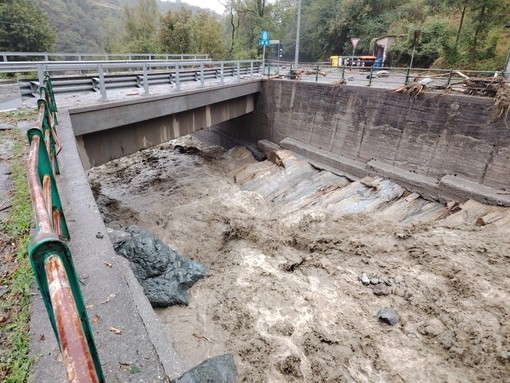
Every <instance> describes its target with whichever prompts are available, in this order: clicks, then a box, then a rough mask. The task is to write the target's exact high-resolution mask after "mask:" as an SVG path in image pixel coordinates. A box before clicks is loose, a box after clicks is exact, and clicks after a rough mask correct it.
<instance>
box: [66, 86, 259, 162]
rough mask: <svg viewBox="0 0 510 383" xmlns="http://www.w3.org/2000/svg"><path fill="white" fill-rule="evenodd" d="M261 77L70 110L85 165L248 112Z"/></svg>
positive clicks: (253, 103) (251, 109) (251, 107)
mask: <svg viewBox="0 0 510 383" xmlns="http://www.w3.org/2000/svg"><path fill="white" fill-rule="evenodd" d="M259 91H260V81H254V82H243V83H237V84H233V85H229V86H226V87H221V88H209V89H200V90H198V91H191V92H186V93H179V94H175V95H167V96H156V97H148V98H147V99H145V100H144V101H143V102H131V101H129V102H118V103H110V104H101V105H97V106H93V107H86V108H79V109H74V110H71V111H70V112H69V113H70V116H71V121H72V125H73V131H74V134H75V136H76V142H77V145H78V150H79V153H80V157H81V160H82V163H83V166H84V168H85V169H90V168H91V167H94V166H98V165H101V164H104V163H106V162H108V161H110V160H112V159H115V158H120V157H122V156H126V155H129V154H132V153H135V152H136V151H138V150H140V149H144V148H148V147H151V146H155V145H158V144H161V143H163V142H167V141H169V140H172V139H174V138H177V137H180V136H184V135H187V134H190V133H193V132H195V131H197V130H200V129H204V128H208V127H211V126H215V125H218V124H220V123H222V122H225V121H228V120H230V119H233V118H236V117H240V116H242V115H245V114H247V113H250V112H253V110H254V105H255V101H254V100H255V95H256V94H257V93H258V92H259Z"/></svg>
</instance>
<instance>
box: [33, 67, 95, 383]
mask: <svg viewBox="0 0 510 383" xmlns="http://www.w3.org/2000/svg"><path fill="white" fill-rule="evenodd" d="M40 95H41V98H40V99H39V101H38V103H37V104H38V109H39V116H38V120H37V127H36V128H33V129H30V130H29V131H28V133H27V135H28V140H29V142H30V154H29V158H28V182H29V186H30V198H31V200H32V210H33V214H34V220H35V230H34V232H33V234H32V237H31V239H30V245H29V253H30V261H31V264H32V269H33V271H34V274H35V278H36V280H37V284H38V286H39V291H40V292H41V295H42V298H43V301H44V305H45V307H46V310H47V312H48V316H49V319H50V321H51V325H52V327H53V332H54V333H55V336H56V338H57V341H58V344H59V346H60V350H61V352H62V355H63V360H64V367H65V370H66V374H67V378H68V381H69V382H72V383H103V382H105V379H104V376H103V372H102V369H101V364H100V361H99V356H98V353H97V349H96V346H95V343H94V337H93V335H92V331H91V328H90V323H89V320H88V316H87V311H86V309H85V305H84V303H83V297H82V295H81V290H80V286H79V283H78V277H77V275H76V271H75V269H74V265H73V260H72V256H71V252H70V251H69V248H68V247H67V245H66V243H65V242H64V240H65V239H69V238H70V237H69V231H68V228H67V224H66V220H65V216H64V212H63V209H62V204H61V201H60V197H59V194H58V190H57V185H56V182H55V175H57V174H59V173H60V169H59V166H58V160H57V154H58V152H59V151H60V148H61V147H60V143H59V140H58V136H57V125H58V119H57V106H56V104H55V97H54V95H53V89H52V86H51V80H50V78H49V76H46V78H45V80H44V83H43V86H42V87H41V88H40Z"/></svg>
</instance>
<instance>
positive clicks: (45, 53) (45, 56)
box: [44, 52, 49, 61]
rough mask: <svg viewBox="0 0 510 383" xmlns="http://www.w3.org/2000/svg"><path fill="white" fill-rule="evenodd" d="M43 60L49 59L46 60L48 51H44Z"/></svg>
mask: <svg viewBox="0 0 510 383" xmlns="http://www.w3.org/2000/svg"><path fill="white" fill-rule="evenodd" d="M44 61H49V60H48V52H44Z"/></svg>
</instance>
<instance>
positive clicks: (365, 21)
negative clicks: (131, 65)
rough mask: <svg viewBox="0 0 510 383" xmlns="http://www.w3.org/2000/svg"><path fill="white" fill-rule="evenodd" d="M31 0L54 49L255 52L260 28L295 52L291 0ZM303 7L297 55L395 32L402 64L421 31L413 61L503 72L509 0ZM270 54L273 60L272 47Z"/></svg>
mask: <svg viewBox="0 0 510 383" xmlns="http://www.w3.org/2000/svg"><path fill="white" fill-rule="evenodd" d="M27 1H30V0H8V1H7V3H6V4H4V5H2V6H1V8H3V9H4V13H5V12H7V13H8V12H10V11H9V9H10V7H12V6H13V4H15V3H16V4H17V3H21V2H27ZM32 1H33V2H34V3H35V4H36V5H37V6H39V7H40V8H41V9H43V10H44V12H46V14H47V18H48V20H49V23H50V24H51V25H52V26H53V27H54V28H55V29H56V30H57V31H58V34H57V40H56V43H55V45H54V49H55V50H56V51H67V52H77V51H82V52H109V53H114V52H132V53H149V52H151V53H209V54H211V56H212V57H213V58H215V59H256V58H261V54H262V48H261V47H260V46H259V45H258V41H259V34H260V32H261V31H262V30H267V31H269V32H270V33H271V39H274V40H280V41H281V42H282V43H283V46H284V51H283V59H286V60H293V58H294V51H295V36H296V12H297V0H275V1H271V2H269V1H268V0H225V1H224V3H223V4H224V6H225V11H224V13H223V15H218V14H215V13H213V12H209V11H205V10H200V9H199V8H197V7H192V6H188V5H187V4H185V3H182V2H180V1H175V2H173V1H161V0H90V1H80V0H32ZM24 13H25V14H26V13H27V11H24ZM301 14H302V17H301V23H302V24H301V41H300V61H312V62H314V61H327V60H328V59H329V57H330V56H332V55H351V54H352V45H351V42H350V39H351V38H352V37H359V38H360V39H361V40H360V42H359V45H358V47H357V48H356V53H357V54H358V55H362V54H373V51H374V47H375V41H376V39H377V38H379V37H383V36H395V37H396V39H397V41H396V44H395V45H394V46H393V47H392V48H390V50H389V51H388V52H387V54H388V55H387V62H386V64H387V65H388V64H389V65H392V66H407V65H408V64H409V61H410V57H411V53H412V50H413V37H414V31H415V30H419V31H420V32H421V35H420V39H419V41H418V44H417V46H416V52H415V56H414V60H415V61H414V65H415V66H421V67H428V66H440V67H447V68H449V67H456V68H471V69H501V68H502V67H503V65H504V63H505V59H506V57H507V54H508V51H509V50H510V30H509V28H506V29H505V27H504V25H505V23H506V22H508V21H509V20H510V3H509V2H508V1H501V0H302V11H301ZM4 17H7V16H4ZM9 17H10V16H9ZM42 19H44V16H42ZM42 19H41V20H42ZM2 28H3V29H5V25H4V24H0V36H2V34H1V33H2V32H1V29H2ZM4 35H5V33H4ZM48 41H51V39H49V40H48ZM0 50H3V46H2V40H1V39H0ZM267 53H268V57H269V58H275V53H274V49H273V47H271V48H269V50H268V51H267Z"/></svg>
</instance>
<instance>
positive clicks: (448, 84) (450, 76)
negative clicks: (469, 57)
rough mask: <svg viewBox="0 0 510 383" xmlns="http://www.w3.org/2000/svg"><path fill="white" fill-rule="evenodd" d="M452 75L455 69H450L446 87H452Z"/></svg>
mask: <svg viewBox="0 0 510 383" xmlns="http://www.w3.org/2000/svg"><path fill="white" fill-rule="evenodd" d="M452 73H453V68H452V69H450V71H449V72H448V81H447V82H446V87H447V88H448V87H449V86H450V83H451V81H452Z"/></svg>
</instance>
